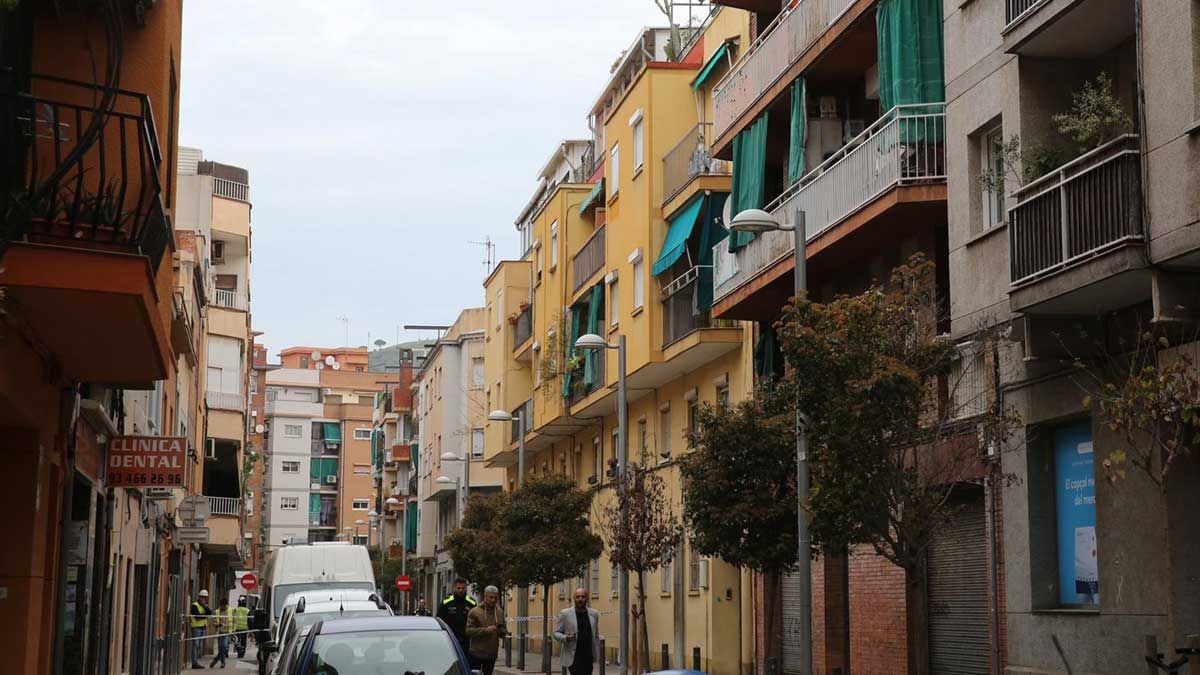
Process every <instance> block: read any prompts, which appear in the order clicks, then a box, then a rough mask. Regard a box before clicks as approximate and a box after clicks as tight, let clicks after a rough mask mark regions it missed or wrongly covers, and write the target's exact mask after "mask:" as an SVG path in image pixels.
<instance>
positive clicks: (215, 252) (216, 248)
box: [212, 241, 225, 263]
mask: <svg viewBox="0 0 1200 675" xmlns="http://www.w3.org/2000/svg"><path fill="white" fill-rule="evenodd" d="M212 261H213V262H215V263H223V262H225V242H223V241H214V242H213V243H212Z"/></svg>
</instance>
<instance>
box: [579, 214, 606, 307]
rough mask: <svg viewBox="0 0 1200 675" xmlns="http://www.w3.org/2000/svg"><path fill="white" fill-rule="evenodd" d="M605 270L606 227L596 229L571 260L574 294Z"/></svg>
mask: <svg viewBox="0 0 1200 675" xmlns="http://www.w3.org/2000/svg"><path fill="white" fill-rule="evenodd" d="M603 268H604V226H603V225H601V226H600V227H598V228H596V231H595V232H593V233H592V236H591V237H589V238H588V240H587V241H586V242H584V244H583V247H581V248H580V249H579V252H578V253H576V254H575V257H573V258H571V279H572V282H571V283H572V289H571V292H572V293H574V292H575V291H578V290H579V289H580V288H583V285H584V284H586V283H587V282H588V280H589V279H591V278H592V276H593V275H595V274H596V272H599V271H600V270H601V269H603Z"/></svg>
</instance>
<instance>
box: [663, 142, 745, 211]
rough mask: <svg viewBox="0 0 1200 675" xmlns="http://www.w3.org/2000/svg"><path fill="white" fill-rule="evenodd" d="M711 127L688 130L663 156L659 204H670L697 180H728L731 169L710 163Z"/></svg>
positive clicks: (714, 161)
mask: <svg viewBox="0 0 1200 675" xmlns="http://www.w3.org/2000/svg"><path fill="white" fill-rule="evenodd" d="M711 140H712V124H711V123H708V122H703V123H700V124H697V125H696V126H694V127H692V128H691V129H690V130H689V131H688V132H687V133H686V134H684V135H683V138H681V139H680V140H679V142H678V143H676V144H675V147H673V148H671V149H670V150H668V151H667V154H666V155H664V156H663V178H662V180H663V197H662V201H663V204H666V203H667V202H669V201H671V199H672V198H674V197H675V196H676V195H678V194H679V193H680V192H682V191H683V189H684V188H685V187H687V185H688V183H691V182H692V180H693V179H695V178H696V177H697V176H729V175H730V174H731V165H730V163H729V162H726V161H724V160H720V159H713V157H712V153H711V152H710V148H709V145H708V144H709V142H710V141H711Z"/></svg>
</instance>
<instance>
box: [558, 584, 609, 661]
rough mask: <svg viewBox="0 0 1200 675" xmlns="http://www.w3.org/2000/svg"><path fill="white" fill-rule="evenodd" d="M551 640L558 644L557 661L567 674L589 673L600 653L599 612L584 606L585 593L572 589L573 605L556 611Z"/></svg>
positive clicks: (586, 596)
mask: <svg viewBox="0 0 1200 675" xmlns="http://www.w3.org/2000/svg"><path fill="white" fill-rule="evenodd" d="M554 639H555V640H557V641H558V642H560V643H561V644H562V653H561V655H560V664H561V665H562V668H563V669H564V670H565V671H567V672H568V673H570V675H592V665H593V664H594V663H596V661H598V660H599V659H602V658H604V655H603V654H601V653H600V612H597V611H596V610H594V609H592V608H591V607H588V592H587V589H584V588H576V589H575V605H574V606H573V607H568V608H566V609H564V610H563V611H561V612H559V613H558V621H557V622H556V623H555V624H554Z"/></svg>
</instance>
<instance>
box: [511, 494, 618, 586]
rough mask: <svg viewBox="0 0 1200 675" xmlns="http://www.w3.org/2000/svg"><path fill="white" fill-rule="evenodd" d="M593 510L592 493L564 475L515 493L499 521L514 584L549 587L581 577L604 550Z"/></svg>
mask: <svg viewBox="0 0 1200 675" xmlns="http://www.w3.org/2000/svg"><path fill="white" fill-rule="evenodd" d="M591 506H592V493H590V492H584V491H582V490H580V489H579V488H577V487H575V483H574V482H573V481H571V480H570V479H569V478H567V477H566V476H561V475H558V474H549V475H543V476H537V477H534V478H530V479H528V480H526V482H525V484H524V485H523V486H521V487H519V488H517V489H516V490H514V491H513V492H511V493H509V496H508V503H507V505H506V506H505V507H504V508H503V509H502V510H501V511H500V513H499V514H498V518H497V521H496V522H497V523H498V524H499V526H500V528H501V538H502V542H503V545H504V546H505V547H506V548H507V556H508V560H509V561H510V566H509V579H510V580H511V581H512V583H513V584H514V585H519V586H527V585H539V586H549V585H551V584H555V583H558V582H559V581H562V580H563V579H569V578H571V577H575V576H579V575H580V574H581V573H582V571H583V569H584V568H585V567H587V564H588V563H589V562H591V561H592V560H593V559H594V558H596V557H597V556H599V555H600V552H601V551H602V550H603V549H604V545H603V543H602V542H601V541H600V537H598V536H596V535H595V534H593V533H592V532H591V530H589V529H588V512H589V510H590V509H591Z"/></svg>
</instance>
